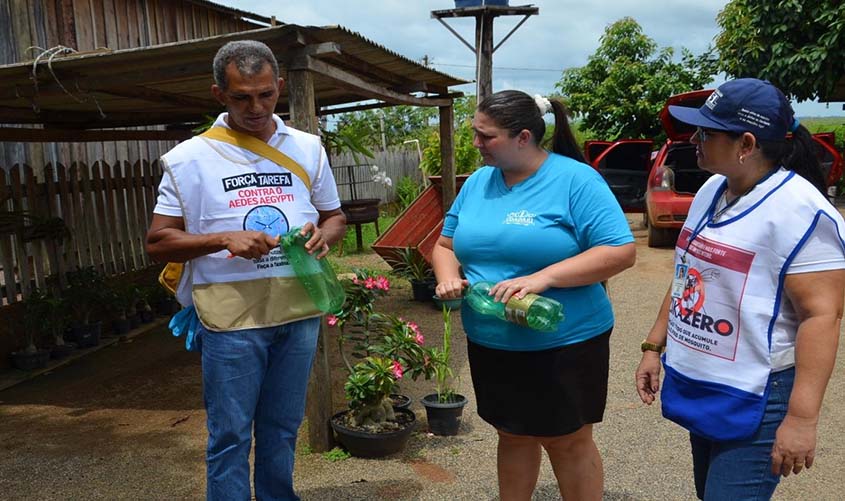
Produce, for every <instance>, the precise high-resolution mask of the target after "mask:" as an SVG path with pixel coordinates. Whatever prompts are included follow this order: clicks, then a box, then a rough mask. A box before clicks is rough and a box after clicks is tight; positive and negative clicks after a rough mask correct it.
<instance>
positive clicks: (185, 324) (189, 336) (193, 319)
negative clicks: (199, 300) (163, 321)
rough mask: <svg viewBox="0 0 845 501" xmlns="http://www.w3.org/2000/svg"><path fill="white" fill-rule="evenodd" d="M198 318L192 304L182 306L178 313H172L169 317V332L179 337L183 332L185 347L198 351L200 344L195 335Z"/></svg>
mask: <svg viewBox="0 0 845 501" xmlns="http://www.w3.org/2000/svg"><path fill="white" fill-rule="evenodd" d="M199 324H200V319H199V317H198V316H197V310H196V309H195V308H194V306H193V305H191V306H188V307H187V308H183V309H182V310H180V311H179V313H177V314H175V315H173V318H171V319H170V325H168V327H170V332H172V333H173V335H174V336H176V337H179V336H181V335H182V334H185V349H186V350H188V351H200V349H201V348H202V345H201V344H200V340H199V337H198V336H197V329H198V328H199Z"/></svg>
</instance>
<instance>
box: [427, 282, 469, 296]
mask: <svg viewBox="0 0 845 501" xmlns="http://www.w3.org/2000/svg"><path fill="white" fill-rule="evenodd" d="M467 287H469V281H467V280H462V279H460V278H453V279H450V280H444V281H443V282H440V283H439V284H437V287H436V288H435V289H434V293H435V294H437V297H439V298H441V299H458V298H459V297H461V295H463V291H464V289H465V288H467Z"/></svg>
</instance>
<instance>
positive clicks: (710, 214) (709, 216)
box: [681, 168, 778, 264]
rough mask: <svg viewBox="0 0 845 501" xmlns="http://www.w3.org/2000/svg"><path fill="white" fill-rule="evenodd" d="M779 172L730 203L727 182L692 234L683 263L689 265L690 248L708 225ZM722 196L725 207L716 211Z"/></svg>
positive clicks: (682, 258) (762, 178) (760, 180)
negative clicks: (688, 254)
mask: <svg viewBox="0 0 845 501" xmlns="http://www.w3.org/2000/svg"><path fill="white" fill-rule="evenodd" d="M777 171H778V169H777V168H774V169H772V170H771V171H769V172H768V173H767V174H766V175H765V176H763V177H761V178H760V179H758V180H757V182H756V183H754V185H753V186H751V187H750V188H748V189H747V190H745V193H743V194H741V195H740V196H738V197H736V198H734V199H733V200H731V201H730V202H728V201H727V200H728V185H727V181H725V188H724V190H722V192H721V193H719V194H717V195H716V198H715V199H714V200H713V203H712V204H710V207H709V208H708V209H707V212H705V213H704V217H702V218H701V221H699V223H698V225H696V227H695V230H694V231H693V232H692V234H691V235H690V237H689V239H688V240H687V246H686V247H685V248H684V253H683V254H682V255H681V263H683V264H686V263H687V253H688V252H689V248H690V246H691V245H692V242H693V241H694V240H695V239H696V238H697V237H698V236H699V235H700V234H701V232H702V231H704V228H705V227H707V225H708V224H712V223H715V222H716V219H718V218H719V217H721V216H722V214H724V213H725V212H727V211H728V209H730V208H731V207H733V206H734V205H736V204H737V202H739V200H740V199H741V198H742V197H744V196H746V195H748V194H749V193H751V192H752V191H754V188H756V187H758V186H760V184H762V183H763V182H764V181H765V180H767V179H769V178H770V177H772V175H773V174H774V173H775V172H777ZM722 195H724V196H725V206H724V207H722V208H721V209H719V210H718V211H716V205H717V204H718V202H719V199H720V198H722Z"/></svg>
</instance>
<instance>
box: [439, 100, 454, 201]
mask: <svg viewBox="0 0 845 501" xmlns="http://www.w3.org/2000/svg"><path fill="white" fill-rule="evenodd" d="M439 109H440V166H441V169H440V174H441V176H442V180H441V181H442V188H441V195H442V197H443V212H446V211H448V210H449V207H451V206H452V202H453V201H454V200H455V141H454V137H455V111H454V108H453V107H452V105H449V106H441V107H440V108H439Z"/></svg>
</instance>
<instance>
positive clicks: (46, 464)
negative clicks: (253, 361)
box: [0, 217, 845, 501]
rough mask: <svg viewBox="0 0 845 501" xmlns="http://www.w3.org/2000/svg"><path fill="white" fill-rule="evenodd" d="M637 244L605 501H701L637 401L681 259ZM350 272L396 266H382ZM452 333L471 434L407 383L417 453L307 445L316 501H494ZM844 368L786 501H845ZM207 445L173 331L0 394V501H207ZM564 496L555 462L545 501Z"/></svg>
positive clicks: (425, 322) (609, 426)
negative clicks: (641, 373)
mask: <svg viewBox="0 0 845 501" xmlns="http://www.w3.org/2000/svg"><path fill="white" fill-rule="evenodd" d="M634 220H635V218H634V217H632V222H633V221H634ZM635 235H636V237H637V243H638V246H637V247H638V262H637V265H636V266H635V268H633V269H632V270H629V271H627V272H625V273H623V274H622V275H620V276H619V277H615V278H614V279H612V280H611V281H610V291H611V299H612V300H613V304H614V312H615V315H616V318H617V324H616V328H615V330H614V333H613V336H612V337H611V378H610V387H609V392H608V405H607V412H606V413H605V420H604V422H603V423H601V424H599V425H597V426H596V429H595V437H596V442H597V444H598V446H599V450H600V451H601V454H602V458H603V462H604V468H605V499H610V500H653V499H661V500H663V499H668V500H675V499H678V500H682V499H693V498H694V491H693V488H692V478H691V464H690V458H689V446H688V438H687V436H686V434H685V433H684V432H683V430H681V429H680V428H679V427H677V426H676V425H674V424H672V423H669V422H667V421H666V420H664V419H662V418H661V416H660V409H659V407H658V406H651V407H646V406H644V405H642V404H641V403H640V402H639V399H638V398H637V397H636V393H635V392H634V391H633V371H634V369H635V368H636V364H637V363H638V361H639V357H640V354H639V342H640V341H641V340H642V338H643V337H644V335H645V333H646V332H647V330H648V328H649V327H650V326H651V323H652V321H653V318H654V315H655V313H656V309H657V305H658V303H659V301H660V299H661V298H662V295H663V294H664V293H665V290H666V287H667V284H668V280H669V278H668V277H669V276H670V274H671V271H670V270H671V258H672V251H671V250H655V249H648V248H647V247H646V246H645V243H644V240H645V234H644V232H643V231H641V230H638V231H636V232H635ZM347 260H348V261H347ZM344 261H345V262H346V264H349V265H350V266H356V265H357V266H366V267H369V268H378V267H382V268H383V267H384V265H383V263H381V261H380V259H379V258H377V257H374V256H370V257H363V256H360V255H352V256H347V257H344ZM394 285H395V286H394V288H393V290H392V291H391V293H390V294H389V295H388V296H387V297H386V298H384V299H382V300H380V302H379V304H378V309H380V310H383V311H388V312H392V313H397V314H401V315H402V316H404V317H405V318H408V319H413V320H414V321H417V322H418V323H419V324H420V326H421V329H422V332H423V334H424V335H425V336H426V339H427V341H428V342H435V343H437V342H439V340H440V335H441V333H442V319H441V315H440V313H439V312H438V311H437V310H436V309H434V308H433V307H432V306H430V305H427V304H419V303H415V302H413V301H410V297H411V293H410V290H409V288H408V287H407V285H405V286H404V287H401V286H399V284H398V283H396V284H394ZM453 322H454V329H453V332H454V336H453V338H454V346H453V350H454V352H453V353H454V355H453V360H454V367H453V368H454V370H455V373H456V374H457V375H458V376H459V380H458V384H457V387H458V390H459V392H461V393H463V394H465V395H467V396H468V397H469V398H470V405H468V406H467V407H466V408H465V411H464V418H463V423H462V428H461V433H460V434H459V435H458V436H457V437H433V436H431V435H429V434H427V433H426V432H425V431H426V430H425V412H424V410H423V408H422V406H421V405H420V404H419V399H420V398H421V397H422V396H423V395H425V394H427V393H430V392H431V390H432V385H431V383H430V382H424V381H418V382H416V383H403V385H402V391H403V393H406V394H409V395H410V396H411V397H413V398H414V402H413V403H412V406H411V409H412V410H414V411H416V414H417V417H418V421H419V423H418V428H417V432H415V434H414V435H413V436H412V437H411V440H410V442H409V444H408V447H407V449H406V450H405V451H403V452H402V453H400V454H397V455H395V456H392V457H389V458H385V459H381V460H364V459H355V458H352V459H347V460H344V461H338V462H331V461H329V460H328V459H327V458H326V457H324V456H323V455H321V454H315V453H310V451H309V450H308V448H307V447H306V446H305V442H306V440H304V439H302V438H301V439H300V447H299V449H300V450H299V452H298V455H297V465H296V473H295V481H296V486H297V489H298V491H299V492H300V495H301V496H302V498H303V500H304V501H322V500H362V501H363V500H371V499H383V500H438V501H439V500H445V499H452V500H479V499H481V500H489V499H495V497H496V496H495V495H496V480H495V478H496V473H495V450H496V438H495V432H494V431H493V429H492V428H491V427H490V426H489V425H487V424H486V423H484V422H483V421H482V420H480V419H479V418H478V416H477V415H476V414H475V408H474V404H473V402H472V400H473V395H472V385H471V381H470V378H469V372H468V368H467V365H466V355H465V351H466V344H465V337H464V336H463V333H462V332H463V331H462V330H461V328H460V320H459V315H457V314H456V315H454V318H453ZM329 349H330V354H331V359H330V360H331V363H332V369H333V374H334V375H335V379H334V381H333V385H332V386H333V388H332V390H333V400H334V404H335V405H334V406H335V408H336V409H338V410H340V409H342V408H343V399H342V384H343V377H344V372H343V371H342V370H341V362H340V359H339V357H338V356H337V354H336V351H335V350H336V348H335V345H334V343H333V342H330V343H329ZM841 350H843V348H840V351H841ZM842 356H845V355H843V354H842V353H841V352H840V359H841V357H842ZM842 367H843V364H842V363H841V361H840V363H839V364H838V367H837V369H836V371H835V373H834V376H833V380H832V382H831V384H830V386H829V389H828V394H827V396H826V399H825V404H824V409H823V414H822V423H821V425H820V430H819V448H818V455H817V462H816V466H814V467H813V469H812V470H810V471H808V472H807V473H802V474H801V475H799V476H798V477H796V478H793V477H790V478H789V479H787V480H786V481H785V482H783V483H782V486H781V487H780V488H779V490H778V492H777V493H776V496H775V499H781V500H786V499H790V500H791V499H799V500H802V499H813V500H837V499H842V496H841V493H842V492H843V491H844V490H845V474H843V473H845V470H843V465H845V436H843V434H842V433H841V430H843V429H845V405H844V404H843V402H845V373H843V372H845V370H843V368H842ZM305 436H307V435H305ZM300 437H303V434H302V433H301V434H300ZM205 440H206V430H205V413H204V410H203V405H202V388H201V380H200V366H199V357H198V356H197V355H196V354H193V353H188V352H186V351H185V350H184V345H183V340H181V339H176V338H173V337H172V336H171V335H170V333H169V331H168V330H167V329H166V328H165V327H164V326H162V327H160V328H157V329H154V330H152V331H150V332H147V333H146V334H143V335H141V336H138V337H136V338H134V339H132V340H130V342H127V343H120V344H116V345H113V346H111V347H108V348H105V349H103V350H100V351H98V352H96V353H93V354H91V355H90V356H87V357H84V358H81V359H79V360H77V361H75V362H74V363H72V364H71V365H69V366H66V367H63V368H61V369H58V370H56V371H54V372H53V373H49V374H46V375H43V376H40V377H38V378H36V379H33V380H31V381H28V382H26V383H23V384H20V385H18V386H16V387H13V388H11V389H8V390H5V391H2V392H0V499H10V500H18V499H21V500H30V499H39V500H41V499H49V500H53V499H55V500H66V499H84V500H87V499H103V500H118V499H125V500H147V499H155V500H158V499H162V500H164V499H168V500H170V499H202V498H203V497H204V492H205V466H204V462H203V457H204V449H205ZM558 498H559V495H558V493H557V488H556V485H555V481H554V477H553V474H552V472H551V468H550V467H549V464H548V462H547V461H545V460H544V463H543V466H542V470H541V475H540V480H539V482H538V487H537V492H536V494H535V497H534V499H535V500H554V499H558Z"/></svg>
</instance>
